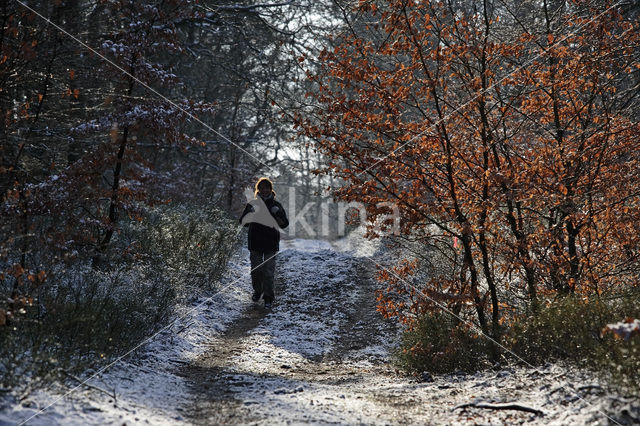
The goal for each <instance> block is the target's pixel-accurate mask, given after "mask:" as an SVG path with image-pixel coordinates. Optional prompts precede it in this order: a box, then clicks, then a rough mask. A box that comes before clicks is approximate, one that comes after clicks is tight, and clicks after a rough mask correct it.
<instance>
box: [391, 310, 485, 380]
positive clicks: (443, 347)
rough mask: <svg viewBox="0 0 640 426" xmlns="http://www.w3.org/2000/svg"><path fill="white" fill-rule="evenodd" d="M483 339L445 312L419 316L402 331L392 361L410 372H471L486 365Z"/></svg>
mask: <svg viewBox="0 0 640 426" xmlns="http://www.w3.org/2000/svg"><path fill="white" fill-rule="evenodd" d="M488 346H489V344H488V343H487V341H486V340H485V339H484V338H483V337H481V336H479V335H478V334H477V333H475V332H474V331H473V330H472V329H470V328H469V326H468V325H467V324H465V323H461V322H459V321H457V320H456V319H454V318H453V317H451V316H450V315H449V314H448V313H441V312H431V313H426V314H423V315H422V316H420V317H419V318H418V319H417V320H416V321H415V323H414V324H413V326H412V327H411V328H410V329H408V330H406V331H405V333H404V335H403V338H402V344H401V347H400V349H399V350H398V351H397V352H396V354H395V360H396V364H397V365H398V366H399V367H400V368H402V369H403V370H405V371H407V372H410V373H419V372H422V371H428V372H430V373H450V372H454V371H465V372H473V371H477V370H478V369H481V368H484V367H486V366H487V365H488V361H487V360H488Z"/></svg>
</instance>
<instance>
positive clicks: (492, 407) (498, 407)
mask: <svg viewBox="0 0 640 426" xmlns="http://www.w3.org/2000/svg"><path fill="white" fill-rule="evenodd" d="M469 407H473V408H486V409H489V410H518V411H526V412H528V413H533V414H535V415H538V416H544V412H542V411H540V410H538V409H535V408H531V407H526V406H524V405H520V404H489V403H486V402H471V403H469V404H462V405H458V406H456V407H453V409H452V410H451V411H454V410H457V409H462V410H464V409H466V408H469Z"/></svg>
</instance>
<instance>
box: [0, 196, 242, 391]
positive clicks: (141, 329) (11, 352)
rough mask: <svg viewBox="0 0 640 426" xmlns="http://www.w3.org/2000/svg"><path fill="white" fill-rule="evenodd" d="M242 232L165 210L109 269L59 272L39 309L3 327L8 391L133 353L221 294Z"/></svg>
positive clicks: (138, 226)
mask: <svg viewBox="0 0 640 426" xmlns="http://www.w3.org/2000/svg"><path fill="white" fill-rule="evenodd" d="M238 235H239V233H238V227H237V226H236V224H235V222H234V221H231V220H229V219H226V218H225V217H224V214H223V213H222V212H220V211H218V210H217V209H215V208H212V207H210V206H161V207H158V208H155V209H153V210H152V211H151V212H150V213H149V216H148V218H147V219H146V220H143V221H141V222H135V221H131V222H129V223H125V224H123V227H122V231H121V233H120V234H119V236H118V238H117V239H116V240H115V241H113V245H112V247H111V250H110V252H109V253H105V254H104V258H103V261H102V262H101V263H100V265H101V267H100V268H99V269H96V268H93V267H91V266H90V263H91V262H90V260H89V259H86V258H85V259H84V260H76V263H75V264H72V265H66V264H58V265H55V266H53V267H51V269H50V270H51V273H50V276H49V278H48V279H47V281H46V282H45V284H44V285H41V286H40V287H39V288H38V289H37V294H34V296H35V297H34V299H35V300H34V303H33V304H32V306H27V307H26V313H24V314H23V315H20V316H18V317H16V318H15V319H14V320H13V321H12V322H11V323H10V325H9V326H3V327H0V388H12V389H14V391H19V392H28V391H29V390H30V389H32V388H34V387H37V386H39V385H40V384H43V383H47V382H49V381H51V380H54V379H56V378H58V376H59V373H61V372H69V373H75V374H80V373H82V372H83V371H86V370H87V369H90V368H94V369H97V368H99V367H100V365H103V364H104V363H105V362H108V361H109V360H112V359H114V358H115V357H117V356H119V355H121V354H123V353H125V352H127V351H128V350H130V348H132V347H134V346H135V345H136V344H138V343H139V342H141V341H142V340H143V339H144V338H146V337H147V336H149V335H151V334H152V333H153V332H155V331H157V330H158V329H159V328H160V327H161V326H162V325H164V324H166V323H167V322H168V320H169V318H170V317H171V315H172V312H173V310H174V308H175V307H176V305H177V304H179V303H181V302H183V301H185V297H186V296H187V295H193V294H197V293H198V292H208V291H211V290H212V289H213V288H215V285H216V284H215V283H216V281H217V279H218V278H219V276H220V275H221V274H222V272H223V271H224V269H225V267H226V265H227V262H228V259H229V257H230V256H231V254H232V253H233V252H234V249H235V247H236V245H237V243H238ZM105 260H106V261H105ZM5 287H6V286H5ZM0 307H1V306H0Z"/></svg>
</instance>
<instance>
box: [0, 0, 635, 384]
mask: <svg viewBox="0 0 640 426" xmlns="http://www.w3.org/2000/svg"><path fill="white" fill-rule="evenodd" d="M0 14H1V15H0V21H1V22H2V33H1V34H0V80H1V84H0V88H1V89H0V113H1V115H2V119H1V120H0V123H1V124H0V126H1V127H0V138H1V140H2V145H1V147H0V193H1V194H2V205H0V216H1V217H2V221H1V222H0V235H1V237H0V271H1V275H0V342H1V343H2V344H0V355H1V356H0V378H1V379H0V380H1V381H0V386H1V387H2V389H3V390H7V391H9V390H15V389H20V390H21V391H23V392H29V390H30V389H33V388H34V387H36V386H38V385H39V384H41V383H46V382H47V381H49V380H51V379H56V378H58V377H60V374H62V373H65V372H66V373H74V372H82V371H86V370H87V369H88V368H93V367H95V366H97V365H100V364H101V363H103V362H105V360H108V359H111V358H113V357H115V356H117V355H118V354H119V353H123V352H125V351H126V350H127V348H129V347H132V346H133V345H135V344H136V343H137V342H139V341H141V340H142V339H143V338H144V337H146V336H148V335H150V334H151V333H153V331H154V330H156V329H158V328H159V327H161V326H162V325H163V324H165V323H166V322H167V321H168V320H169V319H170V318H171V316H172V314H173V312H174V309H175V306H176V305H177V304H180V303H185V302H188V300H190V299H193V298H196V297H198V296H199V295H203V294H207V292H210V291H212V290H213V289H214V288H215V282H216V278H217V277H219V276H220V274H221V273H222V271H223V270H224V268H225V266H226V264H227V261H228V258H229V255H230V254H231V253H233V251H234V250H235V248H236V247H237V245H238V244H239V243H241V242H242V236H241V234H240V231H239V230H238V228H237V226H236V223H235V220H234V218H235V217H236V216H237V213H238V210H239V208H241V207H242V205H243V203H244V202H245V198H244V193H243V190H244V189H245V188H246V187H247V186H249V185H251V183H252V182H253V181H254V180H255V178H256V177H257V176H260V175H265V174H266V175H270V176H274V177H275V181H276V189H277V188H278V186H282V187H287V186H291V187H295V189H296V192H295V196H296V197H299V198H300V199H299V201H300V202H299V204H298V205H304V203H305V202H307V201H318V202H317V206H319V205H320V202H319V201H320V200H323V199H326V198H323V197H326V196H327V194H329V196H332V197H335V199H337V200H342V201H347V202H351V201H357V202H361V203H363V204H364V205H365V206H366V207H367V213H368V218H369V219H370V220H371V222H370V225H372V226H370V233H369V236H370V237H372V238H375V237H377V235H376V229H378V230H379V229H380V228H382V229H384V228H385V224H382V225H381V224H380V223H379V222H376V220H377V218H378V217H379V216H380V215H383V214H388V212H387V211H384V210H383V209H380V208H379V207H376V206H379V203H380V202H391V203H395V204H396V205H397V206H398V207H399V209H400V214H401V221H400V223H401V232H400V235H395V236H385V237H384V240H385V242H387V243H388V244H387V246H388V249H387V251H386V252H385V256H384V261H385V263H384V266H383V267H381V268H380V271H379V278H380V281H381V289H380V292H379V310H380V311H381V313H382V314H383V315H386V316H389V317H396V318H398V319H399V320H400V321H401V322H402V324H404V326H405V327H406V339H405V342H404V345H403V348H401V349H400V350H399V352H398V354H397V361H398V363H399V364H400V365H401V366H403V367H404V368H405V369H406V370H408V371H410V372H420V371H424V370H429V371H436V372H440V371H453V370H456V369H464V370H473V369H478V368H484V367H486V366H489V365H491V364H492V363H495V362H498V361H509V360H514V358H513V354H517V356H519V357H523V358H525V359H527V360H528V361H530V362H545V361H547V360H549V359H550V358H562V359H570V360H573V361H575V362H576V363H578V364H580V365H583V366H585V367H588V368H593V369H596V370H602V371H604V372H605V374H608V375H609V376H610V375H611V374H614V376H613V377H614V379H615V381H617V382H618V383H620V384H622V385H631V386H633V384H634V383H636V384H637V380H636V379H637V371H638V366H639V365H640V344H639V343H638V340H639V339H638V337H637V336H636V335H634V334H638V332H636V331H634V330H637V329H638V328H639V327H640V326H636V328H634V324H636V322H634V319H635V318H639V317H640V308H639V306H640V303H638V302H639V299H640V297H639V291H638V283H639V281H638V274H639V272H640V269H639V268H640V264H639V256H640V246H639V244H638V243H639V237H638V235H639V232H638V231H639V229H638V228H639V227H640V220H639V219H640V217H639V214H640V202H639V201H640V199H639V196H640V181H639V180H638V173H639V171H640V167H638V166H640V164H638V163H639V161H640V157H639V154H638V151H637V140H638V136H639V133H640V126H639V125H638V116H639V114H640V110H639V109H638V106H639V105H638V91H639V89H640V86H639V84H640V62H639V54H640V51H639V50H638V47H639V43H640V31H639V28H638V24H639V23H638V17H639V16H640V4H639V3H638V2H637V1H633V0H627V1H618V2H614V1H596V0H593V1H588V0H535V1H534V0H521V1H511V0H493V1H492V0H484V1H480V0H447V1H418V2H407V1H356V2H350V3H348V4H347V3H346V2H339V1H334V2H326V3H325V2H306V1H301V2H292V1H286V2H279V3H258V2H251V1H246V2H239V1H236V2H234V1H215V2H214V1H197V2H196V1H186V0H184V1H180V0H164V1H128V0H119V1H116V0H93V1H81V0H69V1H61V0H60V1H54V2H50V1H42V2H38V1H31V2H28V3H27V2H22V1H6V2H3V4H2V9H1V10H0ZM87 46H88V47H90V48H88V47H87ZM327 189H329V191H328V192H327ZM283 196H285V197H286V194H283ZM308 214H309V216H310V219H309V220H308V221H309V222H310V223H313V222H314V219H313V218H316V219H317V218H318V217H319V215H320V211H319V210H314V211H309V213H308ZM316 222H317V221H316ZM373 225H376V226H373ZM303 236H304V235H303ZM614 323H617V325H612V326H610V327H609V328H607V325H608V324H614ZM482 335H484V336H485V337H489V339H487V338H483V337H481V336H482Z"/></svg>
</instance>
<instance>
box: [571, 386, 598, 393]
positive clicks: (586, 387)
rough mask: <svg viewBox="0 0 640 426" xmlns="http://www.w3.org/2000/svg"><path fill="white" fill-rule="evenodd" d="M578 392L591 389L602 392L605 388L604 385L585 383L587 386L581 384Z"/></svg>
mask: <svg viewBox="0 0 640 426" xmlns="http://www.w3.org/2000/svg"><path fill="white" fill-rule="evenodd" d="M576 390H577V391H578V392H581V391H590V390H598V391H600V392H604V389H603V388H602V386H600V385H585V386H580V387H579V388H578V389H576Z"/></svg>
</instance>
